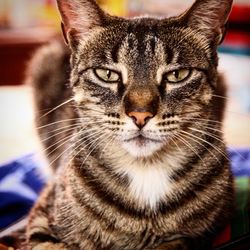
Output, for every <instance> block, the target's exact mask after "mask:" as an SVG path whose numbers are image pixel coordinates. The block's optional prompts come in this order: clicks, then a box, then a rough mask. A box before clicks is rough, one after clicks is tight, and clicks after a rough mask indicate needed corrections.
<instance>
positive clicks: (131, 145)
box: [122, 139, 163, 158]
mask: <svg viewBox="0 0 250 250" xmlns="http://www.w3.org/2000/svg"><path fill="white" fill-rule="evenodd" d="M162 146H163V143H162V142H160V141H153V140H147V139H146V140H140V139H139V140H138V139H133V140H129V141H123V143H122V147H123V148H124V149H125V150H126V151H127V152H129V153H130V154H131V155H132V156H134V157H136V158H145V157H150V156H152V155H153V154H154V153H156V152H157V151H158V150H160V149H161V148H162Z"/></svg>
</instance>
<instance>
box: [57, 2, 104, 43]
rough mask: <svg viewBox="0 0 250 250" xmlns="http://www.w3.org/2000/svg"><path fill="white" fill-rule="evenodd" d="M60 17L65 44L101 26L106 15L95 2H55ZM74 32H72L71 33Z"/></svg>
mask: <svg viewBox="0 0 250 250" xmlns="http://www.w3.org/2000/svg"><path fill="white" fill-rule="evenodd" d="M57 5H58V9H59V11H60V14H61V17H62V31H63V35H64V38H65V42H66V43H69V42H70V41H71V40H72V37H71V36H70V34H72V33H73V34H74V36H75V37H74V39H77V38H78V37H80V36H82V35H83V34H86V33H88V32H89V30H90V29H92V28H94V27H98V26H102V25H103V23H104V20H105V18H106V17H107V15H106V14H105V13H104V11H103V10H102V9H101V8H100V7H99V6H98V4H97V3H96V1H95V0H57ZM72 30H74V32H71V31H72Z"/></svg>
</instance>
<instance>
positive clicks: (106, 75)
mask: <svg viewBox="0 0 250 250" xmlns="http://www.w3.org/2000/svg"><path fill="white" fill-rule="evenodd" d="M94 72H95V74H96V76H97V77H98V78H100V79H101V80H103V81H104V82H118V81H119V80H120V75H119V74H118V73H116V72H114V71H112V70H110V69H95V70H94Z"/></svg>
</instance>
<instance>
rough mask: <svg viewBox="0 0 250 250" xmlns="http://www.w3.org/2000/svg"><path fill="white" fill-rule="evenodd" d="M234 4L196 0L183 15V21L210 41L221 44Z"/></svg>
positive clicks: (225, 0)
mask: <svg viewBox="0 0 250 250" xmlns="http://www.w3.org/2000/svg"><path fill="white" fill-rule="evenodd" d="M232 2H233V0H196V1H195V3H194V4H193V5H192V7H191V8H190V9H189V10H188V11H187V12H185V13H184V14H183V16H182V18H183V21H184V22H185V23H187V25H188V26H189V27H191V28H192V29H194V30H198V31H199V32H200V33H202V34H203V35H205V36H206V37H207V38H208V39H210V40H212V39H216V42H217V44H220V43H221V42H222V40H223V38H224V33H225V30H226V23H227V20H228V17H229V14H230V12H231V8H232Z"/></svg>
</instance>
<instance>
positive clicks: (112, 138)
mask: <svg viewBox="0 0 250 250" xmlns="http://www.w3.org/2000/svg"><path fill="white" fill-rule="evenodd" d="M110 134H111V136H110V137H111V139H110V140H109V141H108V142H107V143H106V145H105V146H104V147H103V149H102V152H101V154H100V158H102V155H103V153H104V151H105V150H106V148H107V147H108V146H109V145H110V144H111V143H112V142H113V141H114V139H115V134H112V133H110Z"/></svg>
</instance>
